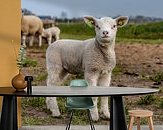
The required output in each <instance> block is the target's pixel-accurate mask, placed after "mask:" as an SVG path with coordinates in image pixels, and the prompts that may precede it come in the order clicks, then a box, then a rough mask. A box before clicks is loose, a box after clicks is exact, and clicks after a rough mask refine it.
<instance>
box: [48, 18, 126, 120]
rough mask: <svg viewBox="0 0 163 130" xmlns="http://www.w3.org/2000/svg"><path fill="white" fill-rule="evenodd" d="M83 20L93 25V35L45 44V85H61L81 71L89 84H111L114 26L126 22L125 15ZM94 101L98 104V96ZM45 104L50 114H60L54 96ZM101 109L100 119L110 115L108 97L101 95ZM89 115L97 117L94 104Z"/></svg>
mask: <svg viewBox="0 0 163 130" xmlns="http://www.w3.org/2000/svg"><path fill="white" fill-rule="evenodd" d="M84 21H85V22H86V23H87V24H88V25H89V26H93V27H94V28H95V32H96V37H95V38H93V39H88V40H85V41H80V40H58V41H56V42H54V43H53V44H51V45H50V46H49V47H48V49H47V52H46V64H47V71H48V79H47V85H48V86H57V85H60V84H61V83H62V81H63V79H64V78H65V77H66V75H67V74H68V73H71V74H76V73H81V72H84V77H85V79H86V80H87V81H88V83H89V85H90V86H110V80H111V74H112V70H113V68H114V67H115V65H116V58H115V52H114V47H115V38H116V32H117V28H118V27H122V26H124V25H126V24H127V21H128V17H124V16H121V17H118V18H115V19H112V18H110V17H103V18H100V19H97V18H94V17H92V16H86V17H84ZM93 100H94V103H95V105H97V97H95V98H93ZM46 104H47V108H48V109H50V110H51V111H52V115H53V116H59V115H60V112H59V109H58V105H57V101H56V98H55V97H47V98H46ZM100 112H101V116H103V118H105V119H108V118H110V113H109V109H108V97H102V98H101V110H100ZM91 115H92V118H93V120H94V121H97V120H98V119H99V115H98V109H97V107H95V108H93V109H91Z"/></svg>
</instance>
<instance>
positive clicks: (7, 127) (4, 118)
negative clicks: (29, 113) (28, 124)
mask: <svg viewBox="0 0 163 130" xmlns="http://www.w3.org/2000/svg"><path fill="white" fill-rule="evenodd" d="M0 130H18V124H17V97H16V96H4V97H3V105H2V113H1V122H0Z"/></svg>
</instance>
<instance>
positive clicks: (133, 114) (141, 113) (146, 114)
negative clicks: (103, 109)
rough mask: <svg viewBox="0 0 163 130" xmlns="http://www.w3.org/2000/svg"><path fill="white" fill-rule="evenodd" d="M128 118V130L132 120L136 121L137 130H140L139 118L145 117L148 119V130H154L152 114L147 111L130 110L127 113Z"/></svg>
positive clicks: (130, 129)
mask: <svg viewBox="0 0 163 130" xmlns="http://www.w3.org/2000/svg"><path fill="white" fill-rule="evenodd" d="M128 113H129V116H130V123H129V125H128V130H132V127H133V123H134V118H136V119H137V130H140V118H143V117H146V118H148V123H149V128H150V130H154V127H153V120H152V116H153V112H152V111H149V110H130V111H128Z"/></svg>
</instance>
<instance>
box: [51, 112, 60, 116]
mask: <svg viewBox="0 0 163 130" xmlns="http://www.w3.org/2000/svg"><path fill="white" fill-rule="evenodd" d="M60 116H61V113H60V112H59V111H58V112H57V111H52V117H60Z"/></svg>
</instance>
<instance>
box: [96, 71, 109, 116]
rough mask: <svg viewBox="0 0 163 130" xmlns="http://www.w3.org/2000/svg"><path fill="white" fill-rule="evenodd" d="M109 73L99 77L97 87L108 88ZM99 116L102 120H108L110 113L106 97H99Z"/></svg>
mask: <svg viewBox="0 0 163 130" xmlns="http://www.w3.org/2000/svg"><path fill="white" fill-rule="evenodd" d="M110 80H111V73H104V74H102V75H101V76H100V78H99V82H98V85H99V86H108V87H109V86H110ZM100 115H101V117H102V118H103V119H109V118H110V112H109V108H108V97H101V110H100Z"/></svg>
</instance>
